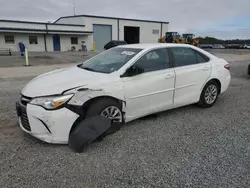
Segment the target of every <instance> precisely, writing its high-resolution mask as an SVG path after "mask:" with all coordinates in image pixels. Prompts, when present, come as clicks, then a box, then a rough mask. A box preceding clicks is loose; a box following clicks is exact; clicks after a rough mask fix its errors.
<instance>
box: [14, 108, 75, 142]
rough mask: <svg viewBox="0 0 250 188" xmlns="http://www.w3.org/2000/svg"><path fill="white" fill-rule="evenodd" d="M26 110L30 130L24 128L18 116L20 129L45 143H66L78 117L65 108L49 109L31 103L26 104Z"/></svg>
mask: <svg viewBox="0 0 250 188" xmlns="http://www.w3.org/2000/svg"><path fill="white" fill-rule="evenodd" d="M26 111H27V116H28V121H29V125H30V129H31V131H28V130H26V129H25V128H24V126H23V125H22V122H21V118H20V117H19V118H18V119H19V125H20V127H21V129H22V130H23V131H24V132H26V133H28V134H30V135H32V136H34V137H36V138H37V139H39V140H42V141H44V142H47V143H57V144H67V143H68V139H69V133H70V129H71V127H72V125H73V124H74V122H75V120H76V119H77V118H78V117H79V115H78V114H76V113H74V112H72V111H70V110H69V109H67V108H61V109H58V110H52V111H49V110H45V109H44V108H42V107H40V106H36V105H32V104H28V105H27V107H26Z"/></svg>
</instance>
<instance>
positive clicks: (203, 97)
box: [198, 81, 220, 108]
mask: <svg viewBox="0 0 250 188" xmlns="http://www.w3.org/2000/svg"><path fill="white" fill-rule="evenodd" d="M211 88H213V89H216V95H215V93H213V94H212V95H211V97H210V99H213V100H210V102H208V100H206V95H207V91H208V90H210V89H211ZM213 89H212V90H213ZM213 91H214V90H213ZM219 92H220V91H219V86H218V84H217V82H216V81H209V82H208V83H207V84H206V85H205V87H204V88H203V90H202V92H201V96H200V100H199V102H198V106H200V107H202V108H210V107H212V106H213V105H214V104H215V102H216V101H217V99H218V96H219ZM208 93H209V92H208ZM214 96H215V97H214ZM207 97H208V96H207Z"/></svg>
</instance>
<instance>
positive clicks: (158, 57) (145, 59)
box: [134, 48, 169, 72]
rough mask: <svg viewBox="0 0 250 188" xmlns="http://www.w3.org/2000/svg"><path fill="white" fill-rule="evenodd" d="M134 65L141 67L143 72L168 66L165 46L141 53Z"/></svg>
mask: <svg viewBox="0 0 250 188" xmlns="http://www.w3.org/2000/svg"><path fill="white" fill-rule="evenodd" d="M134 65H136V66H138V67H140V68H142V69H143V70H144V72H152V71H158V70H163V69H166V68H169V55H168V49H167V48H161V49H156V50H152V51H150V52H148V53H146V54H145V55H143V56H142V57H141V58H140V59H139V60H138V61H137V62H136V63H135V64H134Z"/></svg>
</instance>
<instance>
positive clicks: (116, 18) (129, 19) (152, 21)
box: [54, 14, 169, 24]
mask: <svg viewBox="0 0 250 188" xmlns="http://www.w3.org/2000/svg"><path fill="white" fill-rule="evenodd" d="M75 17H91V18H105V19H115V20H128V21H140V22H151V23H164V24H169V22H163V21H154V20H141V19H132V18H118V17H108V16H94V15H84V14H82V15H75V16H63V17H60V18H58V19H57V20H56V21H55V22H54V23H56V22H58V21H59V20H60V19H63V18H75Z"/></svg>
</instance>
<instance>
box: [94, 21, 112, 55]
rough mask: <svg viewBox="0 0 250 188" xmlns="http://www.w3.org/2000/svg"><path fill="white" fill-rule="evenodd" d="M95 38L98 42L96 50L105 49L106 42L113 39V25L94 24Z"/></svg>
mask: <svg viewBox="0 0 250 188" xmlns="http://www.w3.org/2000/svg"><path fill="white" fill-rule="evenodd" d="M93 32H94V34H93V38H94V42H96V50H103V47H104V45H105V44H107V43H108V42H109V41H111V35H112V27H111V25H97V24H94V25H93Z"/></svg>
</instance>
